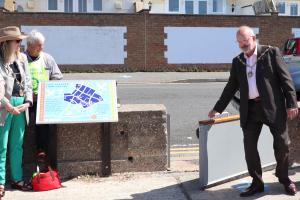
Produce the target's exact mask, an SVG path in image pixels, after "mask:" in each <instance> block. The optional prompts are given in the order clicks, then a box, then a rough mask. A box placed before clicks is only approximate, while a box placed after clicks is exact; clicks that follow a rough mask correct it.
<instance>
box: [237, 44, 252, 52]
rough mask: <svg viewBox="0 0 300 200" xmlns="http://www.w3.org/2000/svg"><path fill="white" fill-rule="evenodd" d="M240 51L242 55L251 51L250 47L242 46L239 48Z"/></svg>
mask: <svg viewBox="0 0 300 200" xmlns="http://www.w3.org/2000/svg"><path fill="white" fill-rule="evenodd" d="M240 49H241V51H242V52H244V53H248V52H249V51H251V45H250V44H249V45H244V46H243V47H240Z"/></svg>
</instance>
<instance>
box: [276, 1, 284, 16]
mask: <svg viewBox="0 0 300 200" xmlns="http://www.w3.org/2000/svg"><path fill="white" fill-rule="evenodd" d="M277 11H278V12H279V13H282V14H284V13H285V2H279V3H278V4H277Z"/></svg>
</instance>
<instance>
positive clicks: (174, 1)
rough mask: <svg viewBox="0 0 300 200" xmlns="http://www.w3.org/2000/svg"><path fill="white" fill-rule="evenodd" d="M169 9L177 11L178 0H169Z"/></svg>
mask: <svg viewBox="0 0 300 200" xmlns="http://www.w3.org/2000/svg"><path fill="white" fill-rule="evenodd" d="M169 11H171V12H179V0H169Z"/></svg>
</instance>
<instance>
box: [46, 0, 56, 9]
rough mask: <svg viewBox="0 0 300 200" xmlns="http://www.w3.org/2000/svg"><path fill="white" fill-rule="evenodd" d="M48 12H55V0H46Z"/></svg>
mask: <svg viewBox="0 0 300 200" xmlns="http://www.w3.org/2000/svg"><path fill="white" fill-rule="evenodd" d="M48 10H57V0H48Z"/></svg>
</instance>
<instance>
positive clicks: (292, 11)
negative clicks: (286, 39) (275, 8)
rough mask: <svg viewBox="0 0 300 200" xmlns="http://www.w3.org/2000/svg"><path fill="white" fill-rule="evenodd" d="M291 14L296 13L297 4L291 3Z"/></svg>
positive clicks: (295, 14)
mask: <svg viewBox="0 0 300 200" xmlns="http://www.w3.org/2000/svg"><path fill="white" fill-rule="evenodd" d="M291 15H293V16H297V15H298V4H291Z"/></svg>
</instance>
